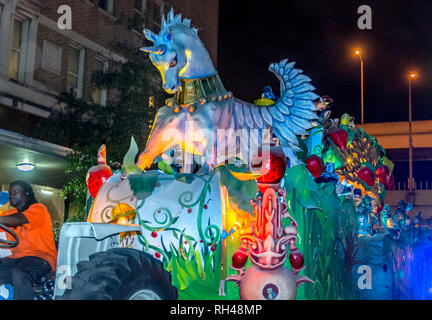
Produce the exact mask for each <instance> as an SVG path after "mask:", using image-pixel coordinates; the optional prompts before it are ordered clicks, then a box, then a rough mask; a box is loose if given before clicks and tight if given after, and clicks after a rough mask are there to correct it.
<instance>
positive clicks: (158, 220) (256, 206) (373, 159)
mask: <svg viewBox="0 0 432 320" xmlns="http://www.w3.org/2000/svg"><path fill="white" fill-rule="evenodd" d="M190 23H191V22H190V20H188V19H182V17H181V15H174V13H173V11H172V10H171V11H170V13H169V14H168V16H167V18H165V17H163V19H162V26H161V30H160V32H159V34H155V33H153V32H151V31H149V30H145V36H146V38H147V39H148V40H149V41H151V42H152V43H153V45H152V46H149V47H143V48H141V50H142V51H144V52H148V53H149V54H150V59H151V61H152V62H153V64H154V65H155V66H156V67H157V68H158V70H159V71H160V72H161V75H162V79H163V88H164V89H165V91H167V92H168V93H170V94H174V96H173V98H170V99H168V100H167V101H166V105H165V106H162V107H160V108H159V110H158V112H157V115H156V118H155V121H154V124H153V128H152V131H151V134H150V136H149V138H148V143H147V146H146V148H145V150H144V151H143V152H142V153H141V154H140V155H139V157H138V161H137V162H136V161H135V159H136V156H137V155H138V153H139V150H138V146H137V145H136V143H135V141H134V139H133V138H132V139H131V143H130V149H129V151H128V152H127V154H126V155H125V157H124V160H123V166H122V169H121V170H119V171H116V172H112V171H111V169H110V168H109V166H107V164H106V163H107V162H106V153H107V152H106V147H105V146H102V147H101V149H100V150H99V155H98V165H97V166H95V167H92V168H90V169H89V172H88V175H87V185H88V190H89V200H88V208H87V209H88V210H87V222H89V223H92V224H114V225H121V226H135V227H136V230H135V232H123V233H121V234H120V247H122V248H133V249H135V250H139V251H142V252H145V253H147V254H148V255H149V256H151V257H153V259H156V260H159V261H160V262H161V263H162V265H163V268H164V269H165V270H166V271H168V272H169V273H170V274H171V284H172V286H174V287H175V288H176V289H177V292H178V296H177V298H178V299H231V300H235V299H254V300H260V299H269V300H273V299H284V300H288V299H395V298H396V299H398V298H410V297H412V295H410V294H409V293H408V291H409V290H408V289H407V288H408V287H409V285H407V284H406V283H405V284H404V281H405V282H407V281H408V282H409V281H413V280H412V277H411V278H409V275H408V273H409V272H408V271H407V270H408V269H410V268H411V269H412V267H413V265H410V261H412V255H413V249H411V248H412V247H411V246H410V243H409V241H408V240H401V235H402V234H403V233H404V230H406V229H407V228H408V226H410V224H409V223H407V217H408V216H407V212H408V211H409V204H407V203H401V207H400V208H399V209H398V212H397V213H395V214H394V215H392V213H391V210H390V208H389V206H388V205H386V204H385V203H384V199H385V194H386V190H390V189H392V188H394V178H393V174H392V171H393V167H394V164H393V163H392V162H391V161H390V159H388V158H387V157H386V152H385V150H384V149H383V148H382V147H381V146H380V145H379V144H378V142H377V140H376V138H374V137H372V136H369V135H368V134H367V133H366V132H364V131H363V130H362V129H361V127H357V128H356V126H355V124H354V119H353V118H352V117H350V116H349V115H348V114H344V115H342V117H341V118H340V119H333V118H331V117H330V111H329V108H330V104H331V103H332V99H331V98H330V97H328V96H324V97H319V96H318V95H317V94H315V93H314V90H315V88H314V87H313V86H312V85H311V84H310V82H311V79H310V78H308V77H307V76H306V75H304V74H303V73H302V70H300V69H298V68H295V63H294V62H289V61H288V60H287V59H286V60H283V61H281V62H279V63H273V64H271V65H270V68H269V70H270V71H271V72H273V73H274V74H275V75H276V77H277V78H278V79H279V81H280V98H278V97H276V96H275V94H273V91H272V89H271V88H269V87H266V88H265V90H264V92H263V95H262V97H261V98H259V99H257V100H256V101H254V103H249V102H245V101H241V100H239V99H237V98H235V97H234V95H233V94H232V93H231V92H229V91H227V90H226V89H225V87H224V85H223V83H222V80H221V79H220V78H219V76H218V73H217V71H216V70H215V68H214V66H213V64H212V62H211V59H210V57H209V55H208V53H207V51H206V49H205V48H204V46H203V44H202V42H201V41H200V39H199V37H198V32H197V30H196V29H194V28H192V27H191V25H190ZM107 148H108V150H109V146H107ZM108 154H109V151H108ZM150 166H152V168H153V169H152V170H150V169H149V168H150ZM417 228H418V223H417ZM402 238H403V237H402ZM413 241H414V240H412V243H414V242H413ZM412 243H411V244H412ZM423 252H425V251H424V250H423ZM410 255H411V256H410ZM409 257H411V260H410V259H409ZM427 259H430V256H427V255H426V254H424V255H423V260H424V261H425V263H426V261H428V260H427ZM365 266H366V267H365ZM365 268H366V269H365ZM368 268H369V269H368ZM411 269H410V270H411ZM364 270H366V271H364ZM363 271H364V274H363ZM368 271H372V275H373V276H372V278H370V277H369V278H368V275H367V273H368ZM402 271H406V272H405V274H402V273H403V272H402ZM401 272H402V273H401ZM422 272H423V271H422ZM362 277H364V279H363V278H362ZM426 278H427V279H429V280H431V277H430V274H429V275H425V279H426ZM370 282H372V283H370ZM428 285H429V284H425V288H426V286H428ZM431 286H432V285H431ZM428 288H429V287H428ZM425 290H426V289H425ZM424 292H426V291H424ZM424 292H423V293H422V294H423V295H422V298H425V297H426V295H425V293H424ZM404 294H405V296H404Z"/></svg>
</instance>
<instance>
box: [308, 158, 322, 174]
mask: <svg viewBox="0 0 432 320" xmlns="http://www.w3.org/2000/svg"><path fill="white" fill-rule="evenodd" d="M305 164H306V169H308V171H309V172H310V174H311V175H312V176H313V177H314V178H318V177H320V176H321V174H322V172H323V171H324V161H323V160H322V159H321V158H320V157H318V156H316V155H312V156H310V157H308V158H307V159H306V160H305Z"/></svg>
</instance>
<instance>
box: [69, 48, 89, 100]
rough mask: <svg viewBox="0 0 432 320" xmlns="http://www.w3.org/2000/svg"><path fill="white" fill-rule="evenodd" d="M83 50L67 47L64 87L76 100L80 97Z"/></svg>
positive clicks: (82, 74) (82, 76)
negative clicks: (73, 94)
mask: <svg viewBox="0 0 432 320" xmlns="http://www.w3.org/2000/svg"><path fill="white" fill-rule="evenodd" d="M84 57H85V49H77V48H74V47H69V53H68V66H67V75H66V86H67V89H68V91H73V92H74V93H75V94H76V96H77V98H81V97H82V90H83V78H84Z"/></svg>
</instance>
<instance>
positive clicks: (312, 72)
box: [218, 0, 432, 123]
mask: <svg viewBox="0 0 432 320" xmlns="http://www.w3.org/2000/svg"><path fill="white" fill-rule="evenodd" d="M364 4H366V5H369V6H370V7H371V8H372V30H360V29H358V27H357V20H358V18H359V17H360V15H359V14H358V13H357V9H358V7H359V6H360V5H364ZM219 14H220V18H219V19H220V21H219V50H218V55H219V57H218V70H219V74H220V76H221V79H222V81H223V82H224V85H225V87H226V88H227V90H230V91H232V92H233V93H234V95H235V96H236V97H238V98H240V99H242V100H245V101H253V100H254V99H256V98H258V97H259V96H260V94H261V91H262V89H263V87H264V86H266V85H271V86H272V87H273V89H274V90H275V92H276V94H279V82H278V80H277V79H276V77H275V76H274V75H273V74H272V73H271V72H269V71H268V66H269V64H270V63H272V62H277V61H280V60H282V59H284V58H289V59H290V60H293V61H296V62H297V64H296V67H298V68H300V69H302V70H303V71H304V74H306V75H308V76H309V77H310V78H311V79H312V84H313V85H314V86H315V87H316V88H317V89H316V93H317V94H318V95H325V94H328V95H330V96H331V97H332V98H333V99H334V103H333V106H332V117H333V118H335V117H339V116H341V115H342V114H343V113H344V112H347V113H350V114H351V115H353V116H354V117H355V118H356V122H357V123H359V122H360V61H359V59H358V57H357V56H355V55H354V53H353V51H354V48H356V47H361V48H362V56H363V60H364V63H365V65H364V68H365V69H364V76H365V89H364V90H365V91H364V92H365V100H364V101H365V122H381V121H407V120H408V78H407V73H408V72H409V71H411V70H417V71H418V73H419V77H418V79H416V80H414V82H413V120H427V119H429V120H432V110H431V108H432V103H431V101H432V1H431V0H399V1H398V0H381V1H349V0H347V1H345V0H344V1H341V0H338V1H318V0H301V1H299V0H297V1H289V0H286V1H273V0H266V1H262V0H261V1H242V0H220V12H219Z"/></svg>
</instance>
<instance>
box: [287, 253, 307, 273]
mask: <svg viewBox="0 0 432 320" xmlns="http://www.w3.org/2000/svg"><path fill="white" fill-rule="evenodd" d="M289 262H290V264H291V267H293V268H294V269H297V270H298V269H301V268H302V267H303V265H304V256H303V254H302V253H301V252H300V251H295V252H291V253H290V254H289Z"/></svg>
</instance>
